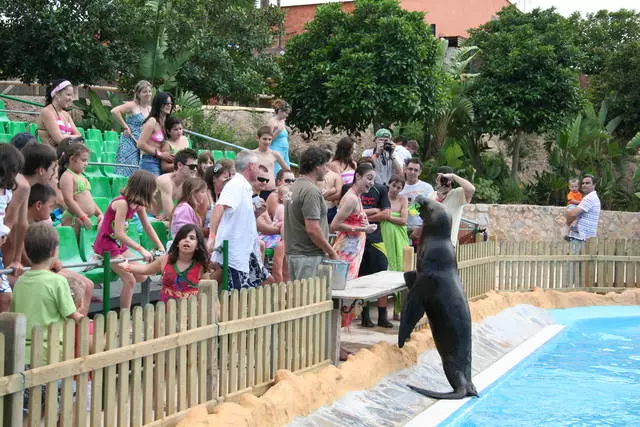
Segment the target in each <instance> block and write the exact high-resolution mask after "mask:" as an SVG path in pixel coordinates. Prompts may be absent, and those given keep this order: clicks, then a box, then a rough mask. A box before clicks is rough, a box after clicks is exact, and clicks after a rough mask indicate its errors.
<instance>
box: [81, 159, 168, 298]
mask: <svg viewBox="0 0 640 427" xmlns="http://www.w3.org/2000/svg"><path fill="white" fill-rule="evenodd" d="M155 191H156V177H155V176H154V175H153V174H151V173H149V172H147V171H143V170H138V171H136V172H134V173H133V175H131V176H130V177H129V180H128V181H127V185H126V186H125V187H124V189H123V190H122V191H121V195H120V196H118V197H116V198H115V199H113V200H112V201H111V203H110V204H109V207H108V208H107V210H106V212H105V214H104V220H103V221H102V225H101V226H100V227H99V228H98V236H97V237H96V241H95V242H94V243H93V251H94V252H95V254H96V255H95V256H94V259H96V258H97V259H99V258H100V257H101V256H102V255H103V254H104V253H105V252H108V253H109V254H110V255H111V258H112V259H113V258H116V257H121V258H125V259H128V258H133V256H134V254H133V252H131V251H130V250H129V248H131V249H133V250H134V251H136V252H138V253H139V254H140V255H141V256H142V258H143V259H144V260H145V261H149V262H150V261H152V260H153V255H152V254H151V253H150V252H149V251H147V250H146V249H145V248H143V247H142V246H141V245H140V244H139V243H137V242H135V241H134V240H133V239H131V237H129V236H128V235H127V229H128V227H129V221H130V220H131V218H133V215H134V214H136V213H137V214H138V218H139V220H140V223H141V224H142V228H143V230H144V232H145V233H146V234H147V236H149V238H151V240H152V241H153V243H154V245H155V247H156V248H157V249H158V250H160V251H161V252H164V243H163V242H161V241H160V239H159V238H158V235H157V234H156V232H155V230H154V229H153V227H152V226H151V224H150V223H149V220H148V219H147V208H148V207H149V206H151V203H152V201H153V193H155ZM111 268H112V269H113V271H114V272H115V273H116V274H117V275H118V276H119V277H120V280H122V291H121V293H120V308H129V307H131V297H132V295H133V285H135V283H136V282H143V281H144V280H145V279H146V277H145V276H142V275H138V274H131V273H130V272H128V271H127V270H125V269H124V268H123V267H122V264H116V263H113V264H111Z"/></svg>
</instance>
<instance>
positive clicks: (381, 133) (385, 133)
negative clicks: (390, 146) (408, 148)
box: [376, 128, 391, 138]
mask: <svg viewBox="0 0 640 427" xmlns="http://www.w3.org/2000/svg"><path fill="white" fill-rule="evenodd" d="M376 138H391V131H390V130H389V129H385V128H382V129H378V131H377V132H376Z"/></svg>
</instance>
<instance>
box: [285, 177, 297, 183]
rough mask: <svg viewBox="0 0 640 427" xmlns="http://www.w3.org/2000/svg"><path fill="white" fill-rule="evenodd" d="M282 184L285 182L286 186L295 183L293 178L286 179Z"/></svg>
mask: <svg viewBox="0 0 640 427" xmlns="http://www.w3.org/2000/svg"><path fill="white" fill-rule="evenodd" d="M284 182H286V183H287V184H293V183H294V182H296V179H295V178H287V179H285V180H284Z"/></svg>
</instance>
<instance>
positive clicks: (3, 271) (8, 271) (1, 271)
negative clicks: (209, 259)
mask: <svg viewBox="0 0 640 427" xmlns="http://www.w3.org/2000/svg"><path fill="white" fill-rule="evenodd" d="M151 254H152V255H153V257H154V258H156V257H158V256H160V255H163V254H164V252H161V251H153V252H151ZM125 261H127V262H134V261H144V258H143V257H133V258H114V259H112V260H110V263H111V264H121V263H123V262H125ZM102 266H103V262H102V261H99V262H98V261H91V262H89V261H88V262H79V263H75V264H63V265H62V268H80V267H93V269H95V268H98V267H102ZM23 270H24V271H29V270H31V267H24V268H23ZM89 271H91V270H89ZM13 272H14V269H13V268H3V269H0V274H13Z"/></svg>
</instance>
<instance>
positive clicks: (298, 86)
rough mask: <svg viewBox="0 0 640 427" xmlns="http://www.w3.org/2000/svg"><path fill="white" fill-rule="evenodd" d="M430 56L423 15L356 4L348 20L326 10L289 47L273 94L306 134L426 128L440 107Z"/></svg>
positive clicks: (392, 4)
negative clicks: (413, 123) (403, 125)
mask: <svg viewBox="0 0 640 427" xmlns="http://www.w3.org/2000/svg"><path fill="white" fill-rule="evenodd" d="M436 51H437V41H436V40H435V38H434V37H433V36H432V35H431V33H430V30H429V27H428V26H427V25H426V24H425V23H424V14H422V13H418V12H408V11H406V10H404V9H402V8H401V7H400V6H399V4H398V2H397V1H396V0H356V2H355V10H353V12H344V11H342V10H341V9H340V5H339V4H337V3H331V4H327V5H324V6H320V7H318V9H317V11H316V16H315V19H314V20H313V21H311V22H310V23H308V24H307V25H306V27H305V32H304V33H302V34H300V35H298V36H295V37H293V38H291V39H290V40H289V41H288V42H287V53H286V54H285V55H284V57H283V58H282V62H281V68H282V76H283V77H282V81H281V83H280V85H279V86H278V87H277V91H278V92H279V94H280V95H281V96H282V97H283V98H284V99H286V100H287V101H288V102H289V103H291V105H292V106H293V107H294V111H293V114H292V115H291V117H290V119H289V121H290V123H292V124H293V125H295V126H296V127H297V128H298V129H300V130H301V131H305V132H307V131H310V130H311V129H313V128H314V127H316V126H325V125H327V124H331V126H332V128H333V129H334V130H346V131H359V130H364V129H366V128H367V127H368V126H369V125H370V124H372V123H373V124H374V125H376V126H377V125H386V126H388V125H391V124H392V123H397V122H400V121H405V122H406V121H410V120H412V119H420V120H421V121H425V118H426V117H429V116H432V115H433V114H434V112H435V106H436V104H437V102H438V100H437V96H436V89H437V88H436V86H437V79H436V76H437V72H438V71H437V69H436V67H435V61H436Z"/></svg>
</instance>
